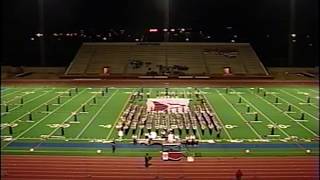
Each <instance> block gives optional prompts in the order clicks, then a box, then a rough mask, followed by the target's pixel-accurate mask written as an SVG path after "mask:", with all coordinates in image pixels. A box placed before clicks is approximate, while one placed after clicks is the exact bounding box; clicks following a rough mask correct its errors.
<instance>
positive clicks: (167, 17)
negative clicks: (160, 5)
mask: <svg viewBox="0 0 320 180" xmlns="http://www.w3.org/2000/svg"><path fill="white" fill-rule="evenodd" d="M163 25H164V28H165V29H167V30H168V31H166V32H164V33H163V34H164V41H165V42H168V41H169V33H170V32H169V28H170V0H164V24H163Z"/></svg>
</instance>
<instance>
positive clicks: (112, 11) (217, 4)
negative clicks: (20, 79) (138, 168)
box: [1, 0, 318, 66]
mask: <svg viewBox="0 0 320 180" xmlns="http://www.w3.org/2000/svg"><path fill="white" fill-rule="evenodd" d="M164 1H166V0H44V30H45V34H46V33H47V34H52V33H54V32H79V30H80V29H85V30H86V31H93V32H94V31H102V30H105V29H110V28H113V29H125V30H127V31H129V32H132V33H139V32H140V33H142V32H143V31H145V30H146V29H148V28H152V27H154V28H163V26H164V22H165V18H164V17H165V15H164V14H165V12H166V8H165V6H164V4H165V3H164ZM290 1H291V0H223V1H222V0H170V27H174V28H178V27H192V28H193V29H198V30H204V31H206V32H208V33H210V34H212V35H213V36H226V35H227V33H228V32H227V30H226V29H225V27H227V26H232V27H233V29H232V31H233V32H232V33H236V34H238V35H239V36H240V37H246V39H247V41H248V42H250V43H251V44H252V45H253V47H254V49H255V50H256V51H257V53H258V56H259V57H260V58H261V59H262V61H263V62H264V64H266V65H270V66H286V65H288V60H287V58H288V47H289V38H290V36H289V34H290V22H294V23H293V25H291V31H292V30H293V31H294V33H295V34H297V37H296V40H297V42H296V43H295V44H294V46H293V49H294V58H293V63H292V64H291V65H292V66H314V65H315V64H316V62H317V60H316V59H317V57H318V51H317V49H318V48H317V47H318V42H317V36H318V33H317V31H318V30H317V29H318V27H317V26H318V23H317V22H318V20H317V19H318V5H317V4H318V2H317V1H318V0H295V2H296V8H295V10H294V14H292V9H291V8H290ZM1 3H2V33H1V34H2V38H1V43H2V51H3V53H2V54H3V55H2V64H11V65H35V66H37V65H39V64H40V63H39V62H40V55H39V54H40V52H39V51H40V48H39V43H37V42H31V41H30V37H31V36H32V35H34V34H35V33H37V32H39V27H40V23H39V7H38V0H2V1H1ZM290 14H291V15H290ZM290 19H291V20H290ZM229 33H230V32H229ZM266 36H269V37H268V38H266ZM80 43H81V42H79V41H73V42H70V41H68V42H64V41H61V42H46V43H45V44H46V65H52V66H65V65H68V64H69V62H70V61H71V60H72V58H73V56H74V55H75V53H76V52H77V49H78V48H79V47H80ZM309 44H312V45H311V46H310V45H309Z"/></svg>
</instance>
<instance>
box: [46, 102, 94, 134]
mask: <svg viewBox="0 0 320 180" xmlns="http://www.w3.org/2000/svg"><path fill="white" fill-rule="evenodd" d="M91 99H92V96H90V97H89V98H88V99H87V100H86V101H85V102H84V103H82V104H87V103H88V102H89V101H91ZM81 108H82V105H81V106H79V108H77V109H76V110H75V111H73V112H77V111H79V110H80V109H81ZM72 116H73V114H71V115H69V116H68V117H67V118H66V119H65V120H64V121H62V122H61V123H60V124H64V123H65V122H67V121H68V120H69V119H70V118H71V117H72ZM59 128H60V127H56V128H55V129H53V130H52V131H51V132H50V133H49V134H48V137H49V138H50V136H52V135H53V134H54V133H55V132H56V131H57V130H58V129H59Z"/></svg>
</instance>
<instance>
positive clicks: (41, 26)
mask: <svg viewBox="0 0 320 180" xmlns="http://www.w3.org/2000/svg"><path fill="white" fill-rule="evenodd" d="M38 21H39V22H38V24H39V27H38V28H39V32H38V33H41V34H44V31H45V29H44V0H38ZM39 41H40V42H39V43H40V64H41V66H45V65H46V51H45V36H42V37H40V38H39Z"/></svg>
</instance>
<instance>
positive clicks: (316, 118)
mask: <svg viewBox="0 0 320 180" xmlns="http://www.w3.org/2000/svg"><path fill="white" fill-rule="evenodd" d="M273 96H275V97H278V98H279V100H281V101H284V102H286V103H288V104H291V105H292V106H293V107H296V108H297V109H299V110H300V111H301V112H304V113H305V114H308V115H309V116H310V117H311V118H313V119H315V120H317V121H319V119H318V117H315V116H313V115H312V114H310V113H308V112H306V111H304V110H303V109H301V108H299V107H298V106H296V105H294V104H293V103H290V102H289V101H287V100H284V99H283V98H281V97H279V96H276V95H274V94H273Z"/></svg>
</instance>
